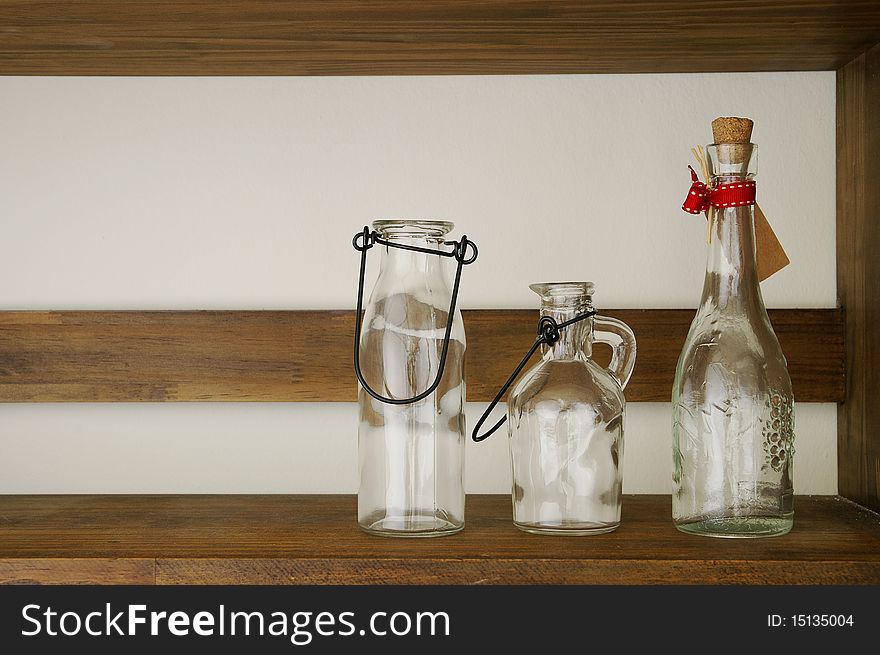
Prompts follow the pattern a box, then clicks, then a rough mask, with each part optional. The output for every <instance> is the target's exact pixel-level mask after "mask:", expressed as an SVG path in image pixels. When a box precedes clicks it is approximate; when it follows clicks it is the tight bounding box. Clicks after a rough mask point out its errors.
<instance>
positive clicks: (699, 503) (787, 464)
mask: <svg viewBox="0 0 880 655" xmlns="http://www.w3.org/2000/svg"><path fill="white" fill-rule="evenodd" d="M756 150H757V148H756V146H755V145H754V144H751V143H717V144H712V145H710V146H708V147H707V159H708V164H709V168H710V171H711V174H712V182H713V185H715V186H717V185H720V184H731V183H740V182H743V181H746V180H751V179H753V178H754V174H755V160H756V157H755V154H756ZM710 235H711V243H710V245H709V257H708V261H707V265H706V279H705V283H704V285H703V297H702V300H701V302H700V307H699V309H698V310H697V315H696V317H695V318H694V321H693V323H692V324H691V328H690V332H689V333H688V336H687V340H686V342H685V345H684V349H683V350H682V353H681V357H680V358H679V360H678V367H677V369H676V373H675V383H674V386H673V390H672V406H673V462H674V473H673V495H672V513H673V520H674V521H675V525H676V527H677V528H678V529H679V530H682V531H684V532H689V533H695V534H702V535H707V536H714V537H762V536H773V535H781V534H785V533H786V532H788V531H789V530H790V529H791V526H792V523H793V517H794V511H793V490H792V455H793V454H794V429H793V415H792V411H793V406H794V398H793V396H792V391H791V379H790V378H789V375H788V369H787V368H786V362H785V357H784V356H783V354H782V350H781V349H780V347H779V341H778V340H777V339H776V334H775V333H774V332H773V328H772V326H771V325H770V319H769V318H768V316H767V310H766V309H765V307H764V301H763V299H762V297H761V288H760V286H759V284H758V282H759V281H758V276H757V273H756V266H755V213H754V206H753V205H744V206H734V207H716V208H715V209H714V211H713V213H712V217H711V223H710Z"/></svg>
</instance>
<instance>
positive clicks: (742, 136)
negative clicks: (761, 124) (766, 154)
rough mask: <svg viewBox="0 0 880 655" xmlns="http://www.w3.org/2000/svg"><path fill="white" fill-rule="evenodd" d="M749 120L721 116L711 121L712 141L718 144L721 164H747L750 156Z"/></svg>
mask: <svg viewBox="0 0 880 655" xmlns="http://www.w3.org/2000/svg"><path fill="white" fill-rule="evenodd" d="M754 125H755V124H754V122H752V120H751V119H749V118H739V117H736V116H722V117H719V118H716V119H715V120H714V121H712V139H713V140H714V142H715V143H716V144H718V145H719V146H721V147H719V148H718V161H719V163H721V164H748V161H749V158H750V157H751V156H752V145H751V141H752V127H754Z"/></svg>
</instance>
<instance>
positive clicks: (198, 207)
mask: <svg viewBox="0 0 880 655" xmlns="http://www.w3.org/2000/svg"><path fill="white" fill-rule="evenodd" d="M721 114H724V115H746V116H750V117H752V118H754V119H755V121H756V128H755V133H754V140H755V142H757V143H758V144H759V178H758V179H759V200H760V202H761V205H762V207H763V209H764V210H765V212H766V213H767V215H768V216H769V217H770V220H771V222H772V223H773V225H774V227H775V229H776V231H777V233H778V234H779V236H780V238H781V240H782V242H783V244H784V245H785V247H786V249H787V251H788V253H789V255H790V256H791V259H792V261H793V264H792V266H790V267H789V268H787V269H785V270H784V271H782V272H780V273H778V274H777V275H775V276H774V277H773V278H771V279H770V280H768V281H767V282H765V283H764V298H765V300H766V302H767V305H768V306H769V307H833V306H834V305H835V304H836V297H835V296H836V289H835V268H834V267H835V263H834V211H835V209H834V204H835V197H834V193H835V192H834V162H835V152H834V73H831V72H822V73H780V74H776V73H774V74H768V73H763V74H760V73H759V74H729V75H720V74H719V75H638V76H627V75H611V76H580V75H578V76H558V77H557V76H538V77H532V76H524V77H405V78H381V77H379V78H375V77H374V78H367V77H358V78H339V77H337V78H167V79H165V78H140V79H138V78H13V77H5V78H4V77H0V227H2V231H0V244H2V245H0V248H2V251H0V309H74V308H76V309H140V308H150V309H204V308H224V309H236V308H248V309H263V308H291V309H304V308H351V307H353V306H354V291H355V282H356V275H357V262H358V260H357V254H356V253H355V252H354V251H353V250H352V249H351V246H350V245H349V243H350V239H351V236H352V234H353V233H354V232H355V231H356V230H358V229H359V228H360V227H361V226H362V225H363V224H364V223H365V222H368V221H370V220H372V219H374V218H393V217H415V216H421V217H430V218H443V219H447V220H452V221H454V222H456V223H457V225H458V230H457V231H456V234H457V235H460V234H461V233H462V232H463V231H466V232H467V234H468V236H470V237H471V238H472V239H473V240H475V241H476V242H477V243H478V244H479V245H480V252H481V255H480V259H479V261H478V262H477V263H476V264H475V265H473V266H471V267H469V268H468V269H466V271H465V276H464V283H463V290H462V306H463V307H466V308H480V307H529V308H536V307H537V302H536V298H535V297H533V295H532V294H531V293H530V292H529V291H528V289H527V285H528V284H529V283H531V282H535V281H543V280H550V279H590V280H592V281H594V282H595V283H596V285H597V293H596V297H595V300H596V303H597V305H598V306H599V307H696V303H697V301H698V299H699V295H700V290H701V286H702V270H703V264H704V247H705V244H704V238H705V230H704V229H703V223H702V222H701V221H700V220H699V219H697V218H694V217H692V216H689V215H687V214H685V213H683V212H682V211H680V210H679V206H680V204H681V201H682V199H683V197H684V194H685V192H686V189H687V186H688V184H689V176H688V171H687V169H686V165H687V164H688V163H690V153H689V151H688V149H689V147H690V146H691V145H694V144H697V143H707V142H708V141H710V140H711V139H710V138H709V137H710V131H709V122H710V121H711V119H712V118H714V117H715V116H717V115H721ZM637 336H638V335H637ZM498 382H499V383H500V382H501V380H499V381H498ZM352 384H354V380H353V378H352ZM481 409H482V405H474V406H472V407H470V409H469V417H470V424H471V425H473V420H474V419H475V417H476V415H477V414H478V412H479V411H480V410H481ZM796 419H797V455H796V460H795V463H796V466H795V485H796V490H797V491H798V492H800V493H834V492H836V490H837V477H836V451H835V448H836V445H835V442H836V408H835V406H834V405H833V404H804V403H800V404H798V405H797V417H796ZM506 448H507V446H506V443H505V438H504V436H503V435H497V436H496V437H493V438H492V439H490V440H489V442H487V443H484V444H481V445H479V446H474V445H473V444H470V445H469V452H468V473H467V486H468V490H469V491H471V492H506V491H507V490H508V484H509V482H508V480H509V473H508V460H507V451H506ZM356 450H357V447H356V413H355V406H354V405H353V404H325V405H322V404H262V403H260V404H167V405H161V404H157V405H147V404H143V405H138V404H107V405H97V404H94V405H92V404H85V405H64V404H42V405H38V404H25V405H3V406H0V492H2V493H38V492H62V493H63V492H352V491H354V490H355V488H356V479H357V472H356V466H357V464H356V463H357V457H356ZM624 466H625V471H624V475H625V480H626V482H625V487H626V490H627V491H628V492H641V493H666V492H668V490H669V480H670V475H671V456H670V408H669V406H668V405H667V404H664V403H650V404H649V403H644V404H636V403H633V404H631V405H630V406H629V409H628V416H627V431H626V452H625V460H624Z"/></svg>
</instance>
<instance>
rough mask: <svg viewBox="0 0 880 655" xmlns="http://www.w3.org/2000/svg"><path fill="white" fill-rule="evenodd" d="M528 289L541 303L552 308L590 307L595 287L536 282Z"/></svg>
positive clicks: (586, 283) (577, 283)
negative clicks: (539, 297) (536, 295)
mask: <svg viewBox="0 0 880 655" xmlns="http://www.w3.org/2000/svg"><path fill="white" fill-rule="evenodd" d="M529 289H531V290H532V291H534V292H535V293H537V294H538V295H539V296H541V302H542V303H543V304H545V305H551V306H553V307H581V306H585V305H591V304H592V302H593V292H594V291H595V286H594V285H593V283H592V282H537V283H535V284H530V285H529Z"/></svg>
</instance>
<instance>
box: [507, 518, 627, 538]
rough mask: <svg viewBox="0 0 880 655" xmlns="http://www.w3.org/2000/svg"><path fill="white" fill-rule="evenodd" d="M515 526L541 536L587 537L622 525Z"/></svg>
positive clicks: (535, 524) (534, 524)
mask: <svg viewBox="0 0 880 655" xmlns="http://www.w3.org/2000/svg"><path fill="white" fill-rule="evenodd" d="M513 524H514V525H515V526H516V527H517V528H519V529H520V530H522V531H523V532H528V533H529V534H541V535H548V536H555V537H586V536H590V535H596V534H606V533H608V532H613V531H614V530H616V529H617V527H618V526H619V525H620V523H586V522H570V523H568V522H560V523H558V524H547V523H517V522H516V521H514V522H513Z"/></svg>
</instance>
